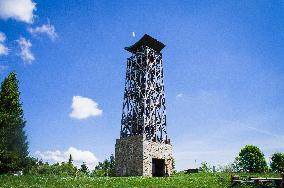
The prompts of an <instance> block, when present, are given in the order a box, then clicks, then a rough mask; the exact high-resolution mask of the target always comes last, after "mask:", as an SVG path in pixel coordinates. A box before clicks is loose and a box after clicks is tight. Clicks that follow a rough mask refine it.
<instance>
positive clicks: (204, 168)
mask: <svg viewBox="0 0 284 188" xmlns="http://www.w3.org/2000/svg"><path fill="white" fill-rule="evenodd" d="M199 170H200V171H202V172H212V171H213V169H212V167H211V166H210V165H209V164H208V163H207V162H202V163H201V167H200V168H199Z"/></svg>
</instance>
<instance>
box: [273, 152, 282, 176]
mask: <svg viewBox="0 0 284 188" xmlns="http://www.w3.org/2000/svg"><path fill="white" fill-rule="evenodd" d="M270 167H271V170H272V171H274V172H278V173H284V153H274V154H273V155H272V157H271V164H270Z"/></svg>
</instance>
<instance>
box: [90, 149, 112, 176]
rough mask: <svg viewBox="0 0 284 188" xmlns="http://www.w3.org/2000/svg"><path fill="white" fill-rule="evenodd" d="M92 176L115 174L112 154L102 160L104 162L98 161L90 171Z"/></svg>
mask: <svg viewBox="0 0 284 188" xmlns="http://www.w3.org/2000/svg"><path fill="white" fill-rule="evenodd" d="M92 175H93V176H97V177H102V176H115V159H114V156H113V154H111V155H110V157H109V159H106V160H104V162H99V164H98V165H97V166H96V167H95V170H94V171H93V172H92Z"/></svg>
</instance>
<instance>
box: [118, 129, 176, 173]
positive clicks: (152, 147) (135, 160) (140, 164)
mask: <svg viewBox="0 0 284 188" xmlns="http://www.w3.org/2000/svg"><path fill="white" fill-rule="evenodd" d="M153 158H157V159H165V172H167V173H168V174H169V175H170V174H171V173H172V145H171V144H165V143H159V142H153V141H149V140H146V138H145V137H143V135H137V136H131V137H127V138H122V139H117V140H116V145H115V163H116V174H117V175H118V176H152V159H153Z"/></svg>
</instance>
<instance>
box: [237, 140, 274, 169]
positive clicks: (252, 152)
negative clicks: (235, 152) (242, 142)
mask: <svg viewBox="0 0 284 188" xmlns="http://www.w3.org/2000/svg"><path fill="white" fill-rule="evenodd" d="M236 164H237V166H238V168H239V170H240V171H244V172H252V173H255V172H256V173H261V172H265V171H266V170H267V169H268V167H267V163H266V161H265V158H264V154H263V153H262V152H261V151H260V149H259V148H258V147H256V146H253V145H246V146H245V147H244V148H243V149H241V151H240V153H239V156H238V157H236Z"/></svg>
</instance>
